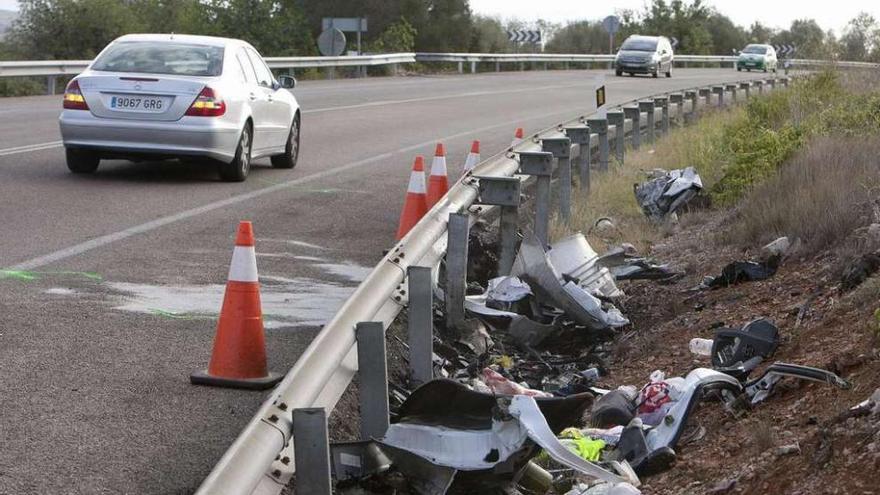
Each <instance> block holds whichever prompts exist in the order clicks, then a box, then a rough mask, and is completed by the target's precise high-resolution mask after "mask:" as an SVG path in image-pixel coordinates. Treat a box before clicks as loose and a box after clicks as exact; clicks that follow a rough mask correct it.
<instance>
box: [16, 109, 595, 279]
mask: <svg viewBox="0 0 880 495" xmlns="http://www.w3.org/2000/svg"><path fill="white" fill-rule="evenodd" d="M577 113H579V112H576V111H573V110H564V111H561V112H552V113H546V114H542V115H535V116H533V117H529V118H528V119H526V120H536V119H543V118H548V117H556V116H560V115H570V116H572V117H574V116H576V114H577ZM523 120H524V119H516V120H511V121H507V122H503V123H500V124H495V125H490V126H485V127H480V128H477V129H471V130H468V131H464V132H459V133H456V134H451V135H448V136H444V137H439V138H436V139H431V140H429V141H424V142H421V143H417V144H413V145H410V146H407V147H404V148H400V149H398V150H395V151H392V152H387V153H381V154H379V155H375V156H372V157H370V158H365V159H363V160H358V161H355V162H351V163H348V164H346V165H342V166H340V167H336V168H332V169H328V170H324V171H321V172H317V173H314V174H312V175H307V176H305V177H300V178H297V179H291V180H289V181H286V182H280V183H278V184H275V185H273V186H269V187H264V188H262V189H256V190H254V191H250V192H246V193H243V194H239V195H237V196H232V197H229V198H226V199H221V200H219V201H214V202H212V203H208V204H206V205H202V206H198V207H196V208H192V209H189V210H184V211H181V212H178V213H175V214H172V215H168V216H164V217H161V218H157V219H155V220H152V221H149V222H146V223H142V224H140V225H135V226H134V227H129V228H127V229H123V230H120V231H118V232H114V233H112V234H107V235H102V236H100V237H96V238H94V239H91V240H88V241H85V242H81V243H79V244H75V245H73V246H70V247H67V248H64V249H60V250H58V251H55V252H52V253H49V254H45V255H43V256H38V257H36V258H31V259H29V260H27V261H23V262H21V263H18V264H16V265H12V266H9V267H6V269H8V270H32V269H34V268H38V267H41V266H46V265H48V264H50V263H55V262H56V261H61V260H64V259H67V258H72V257H74V256H77V255H79V254H83V253H86V252H89V251H93V250H95V249H98V248H100V247H104V246H106V245H108V244H112V243H114V242H117V241H122V240H125V239H128V238H129V237H133V236H135V235H138V234H144V233H146V232H150V231H153V230H156V229H159V228H161V227H164V226H166V225H170V224H173V223H176V222H180V221H182V220H186V219H189V218H193V217H196V216H199V215H203V214H205V213H210V212H212V211H214V210H219V209H221V208H225V207H227V206H231V205H235V204H238V203H242V202H245V201H249V200H252V199H255V198H259V197H261V196H265V195H267V194H271V193H274V192H277V191H282V190H284V189H287V188H289V187H291V186H295V185H299V184H305V183H308V182H314V181H316V180H319V179H323V178H325V177H332V176H335V175H338V174H339V173H341V172H345V171H347V170H353V169H356V168H360V167H363V166H365V165H369V164H372V163H375V162H378V161H382V160H386V159H388V158H391V157H393V156H394V155H395V154H398V153H406V152H410V151H413V150H417V149H419V148H423V147H425V146H430V145H432V144H434V143H436V142H437V141H448V140H452V139H456V138H459V137H464V136H473V135H474V134H477V133H480V132H485V131H489V130H492V129H497V128H499V127H509V126H513V125H516V124H522V123H523Z"/></svg>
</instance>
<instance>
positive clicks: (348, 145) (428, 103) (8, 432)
mask: <svg viewBox="0 0 880 495" xmlns="http://www.w3.org/2000/svg"><path fill="white" fill-rule="evenodd" d="M598 74H600V72H594V71H551V72H522V73H520V72H507V73H498V74H486V75H465V76H433V77H428V76H425V77H406V78H379V79H364V80H341V81H315V82H311V81H307V82H303V83H302V84H301V85H300V86H299V87H298V88H297V89H296V90H295V93H296V95H297V98H298V99H299V101H300V104H301V106H302V108H303V109H304V115H303V135H302V140H303V141H302V144H303V146H302V155H301V158H300V164H299V165H298V166H297V168H296V169H295V170H293V171H289V170H275V169H272V168H270V167H269V166H268V163H267V161H265V162H258V165H262V166H256V167H255V168H254V169H253V170H252V172H251V176H250V177H249V179H248V181H247V182H245V183H235V184H230V183H223V182H220V181H219V180H218V179H217V177H216V175H215V171H214V170H213V169H208V168H205V167H204V166H199V165H195V164H184V163H178V162H167V163H140V164H132V163H127V162H121V161H113V162H102V164H101V168H100V169H99V171H98V172H97V173H96V174H95V175H94V176H87V177H82V176H74V175H71V174H69V173H68V172H67V169H66V167H65V165H64V156H63V149H62V148H61V147H60V142H59V140H60V136H59V133H58V127H57V117H58V113H59V107H60V99H59V97H30V98H9V99H2V100H0V213H2V223H0V267H3V268H5V269H6V270H7V271H6V272H3V273H0V397H2V399H3V400H2V407H0V425H2V427H0V445H3V448H2V449H0V493H46V492H58V493H120V492H124V493H162V494H165V493H191V492H192V491H194V490H195V488H196V487H197V486H198V484H199V483H200V481H201V480H202V479H203V478H204V476H205V475H206V474H207V473H208V472H209V470H210V468H211V467H212V465H213V463H214V462H216V460H217V459H218V458H219V457H220V455H221V454H222V453H223V451H224V450H225V448H226V447H227V446H228V445H229V443H230V442H231V441H232V439H233V438H234V437H235V436H236V434H237V433H238V431H239V430H240V429H241V428H242V427H243V426H244V424H245V423H247V421H248V420H249V419H250V417H251V415H252V414H253V412H254V411H255V410H256V409H257V407H258V406H259V403H260V401H261V399H262V395H260V394H259V393H254V392H242V391H235V390H222V389H212V388H204V387H193V386H191V385H190V384H189V382H188V375H189V373H190V372H192V371H193V370H196V369H198V368H201V367H204V366H205V365H206V363H207V361H208V357H209V353H210V346H211V339H212V337H213V332H214V320H213V318H212V316H211V314H210V313H212V312H216V310H217V308H218V307H219V298H220V295H221V294H222V284H223V283H224V282H225V276H226V271H227V269H228V262H229V257H230V253H231V248H232V245H231V244H232V239H233V231H234V228H235V226H236V224H237V222H238V221H239V220H242V219H249V220H252V221H253V222H254V225H255V230H256V234H257V252H258V253H259V257H258V264H259V269H260V275H261V280H262V283H263V296H264V297H263V299H264V312H265V313H266V320H267V326H268V329H267V342H268V352H269V360H270V368H272V369H274V370H277V371H282V372H283V371H285V370H286V369H288V368H289V367H290V366H291V365H292V364H293V363H294V361H295V360H296V358H297V356H298V354H299V353H300V352H301V351H302V350H303V349H304V348H305V346H306V345H307V344H308V342H309V339H310V338H311V337H312V336H313V335H314V333H315V331H316V330H317V329H318V328H319V327H320V325H321V323H322V322H324V321H326V320H327V319H328V318H329V317H330V316H332V314H333V312H334V310H335V309H336V308H337V307H338V306H339V305H340V304H341V302H342V301H343V300H344V298H345V297H346V295H347V294H348V293H350V292H351V290H353V288H354V287H355V286H356V285H357V282H358V281H359V280H360V279H362V278H363V277H364V276H365V275H366V274H367V273H368V271H369V269H370V267H372V266H373V265H374V264H375V263H376V261H378V260H379V259H380V258H381V254H382V250H383V249H385V248H387V247H388V246H390V245H391V244H392V242H393V235H394V232H395V230H396V227H397V225H396V224H397V217H398V214H399V209H400V206H401V204H402V202H403V197H404V189H405V186H406V183H407V178H408V176H409V168H410V164H411V161H412V158H413V156H414V155H415V154H417V153H421V154H424V155H426V156H430V155H431V154H432V152H433V145H434V143H435V142H436V141H438V140H442V141H443V142H445V143H446V145H447V150H448V151H449V164H450V174H451V175H452V176H453V177H458V174H459V173H460V171H461V164H462V163H463V162H464V157H465V155H466V153H467V151H468V149H469V144H470V141H471V140H472V139H480V140H481V142H482V149H483V154H484V155H489V154H493V153H495V152H497V151H500V150H501V149H503V148H504V147H506V146H507V145H509V143H510V140H511V137H512V134H513V130H514V128H515V127H518V126H521V127H524V128H525V129H526V131H527V132H532V131H536V130H539V129H541V128H544V127H547V126H550V125H552V124H554V123H557V122H560V121H563V120H566V119H568V118H572V117H575V116H577V115H580V114H583V113H585V112H587V111H589V110H590V108H591V105H592V103H591V102H592V91H593V82H594V79H593V78H594V77H595V76H596V75H598ZM744 77H747V75H745V74H741V73H737V72H734V71H732V70H723V69H690V70H677V71H676V72H675V74H674V77H673V78H672V79H663V78H661V79H650V78H616V77H613V76H610V75H609V77H608V79H607V88H608V99H609V102H610V103H611V104H614V103H616V102H622V101H626V100H631V99H633V98H637V97H640V96H646V95H650V94H654V93H658V92H663V91H672V90H676V89H682V88H686V87H693V86H698V85H706V84H711V83H719V82H725V81H733V80H738V79H742V78H744ZM754 77H763V75H758V74H755V75H754ZM210 308H213V309H210Z"/></svg>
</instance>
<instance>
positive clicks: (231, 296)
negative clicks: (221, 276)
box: [190, 222, 282, 390]
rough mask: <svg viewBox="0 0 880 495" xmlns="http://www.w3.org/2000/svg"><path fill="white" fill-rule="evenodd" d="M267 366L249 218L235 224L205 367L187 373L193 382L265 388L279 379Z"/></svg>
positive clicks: (219, 385)
mask: <svg viewBox="0 0 880 495" xmlns="http://www.w3.org/2000/svg"><path fill="white" fill-rule="evenodd" d="M281 378H282V377H281V375H279V374H277V373H269V371H268V369H267V368H266V340H265V336H264V333H263V313H262V309H261V305H260V282H259V281H258V279H257V256H256V252H255V251H254V230H253V226H252V225H251V222H241V223H239V225H238V235H236V237H235V249H234V250H233V251H232V263H231V264H230V266H229V277H228V281H227V282H226V294H225V295H224V296H223V306H222V307H221V309H220V320H219V321H218V322H217V333H216V335H215V336H214V350H213V351H212V352H211V361H210V363H209V364H208V370H207V371H197V372H195V373H193V374H192V375H190V382H192V383H193V384H196V385H214V386H217V387H231V388H247V389H253V390H264V389H267V388H269V387H272V386H273V385H275V384H276V383H278V382H279V381H280V380H281Z"/></svg>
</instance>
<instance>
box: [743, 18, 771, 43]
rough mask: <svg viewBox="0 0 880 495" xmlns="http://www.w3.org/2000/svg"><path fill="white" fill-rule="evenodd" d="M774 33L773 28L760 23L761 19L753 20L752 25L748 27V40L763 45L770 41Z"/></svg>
mask: <svg viewBox="0 0 880 495" xmlns="http://www.w3.org/2000/svg"><path fill="white" fill-rule="evenodd" d="M775 35H776V32H775V31H773V29H771V28H769V27H767V26H765V25H763V24H761V21H755V22H754V23H753V24H752V27H750V28H749V35H748V36H749V39H748V42H749V43H757V44H762V45H764V44H767V43H770V40H771V39H772V38H773V36H775Z"/></svg>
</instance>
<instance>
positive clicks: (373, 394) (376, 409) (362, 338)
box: [355, 321, 388, 440]
mask: <svg viewBox="0 0 880 495" xmlns="http://www.w3.org/2000/svg"><path fill="white" fill-rule="evenodd" d="M355 336H356V338H357V353H358V385H359V392H360V393H359V394H358V396H359V397H360V406H361V439H363V440H368V439H370V438H382V437H384V436H385V431H386V430H388V365H387V361H386V359H385V329H384V328H383V327H382V322H381V321H362V322H360V323H358V324H357V325H356V326H355Z"/></svg>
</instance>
